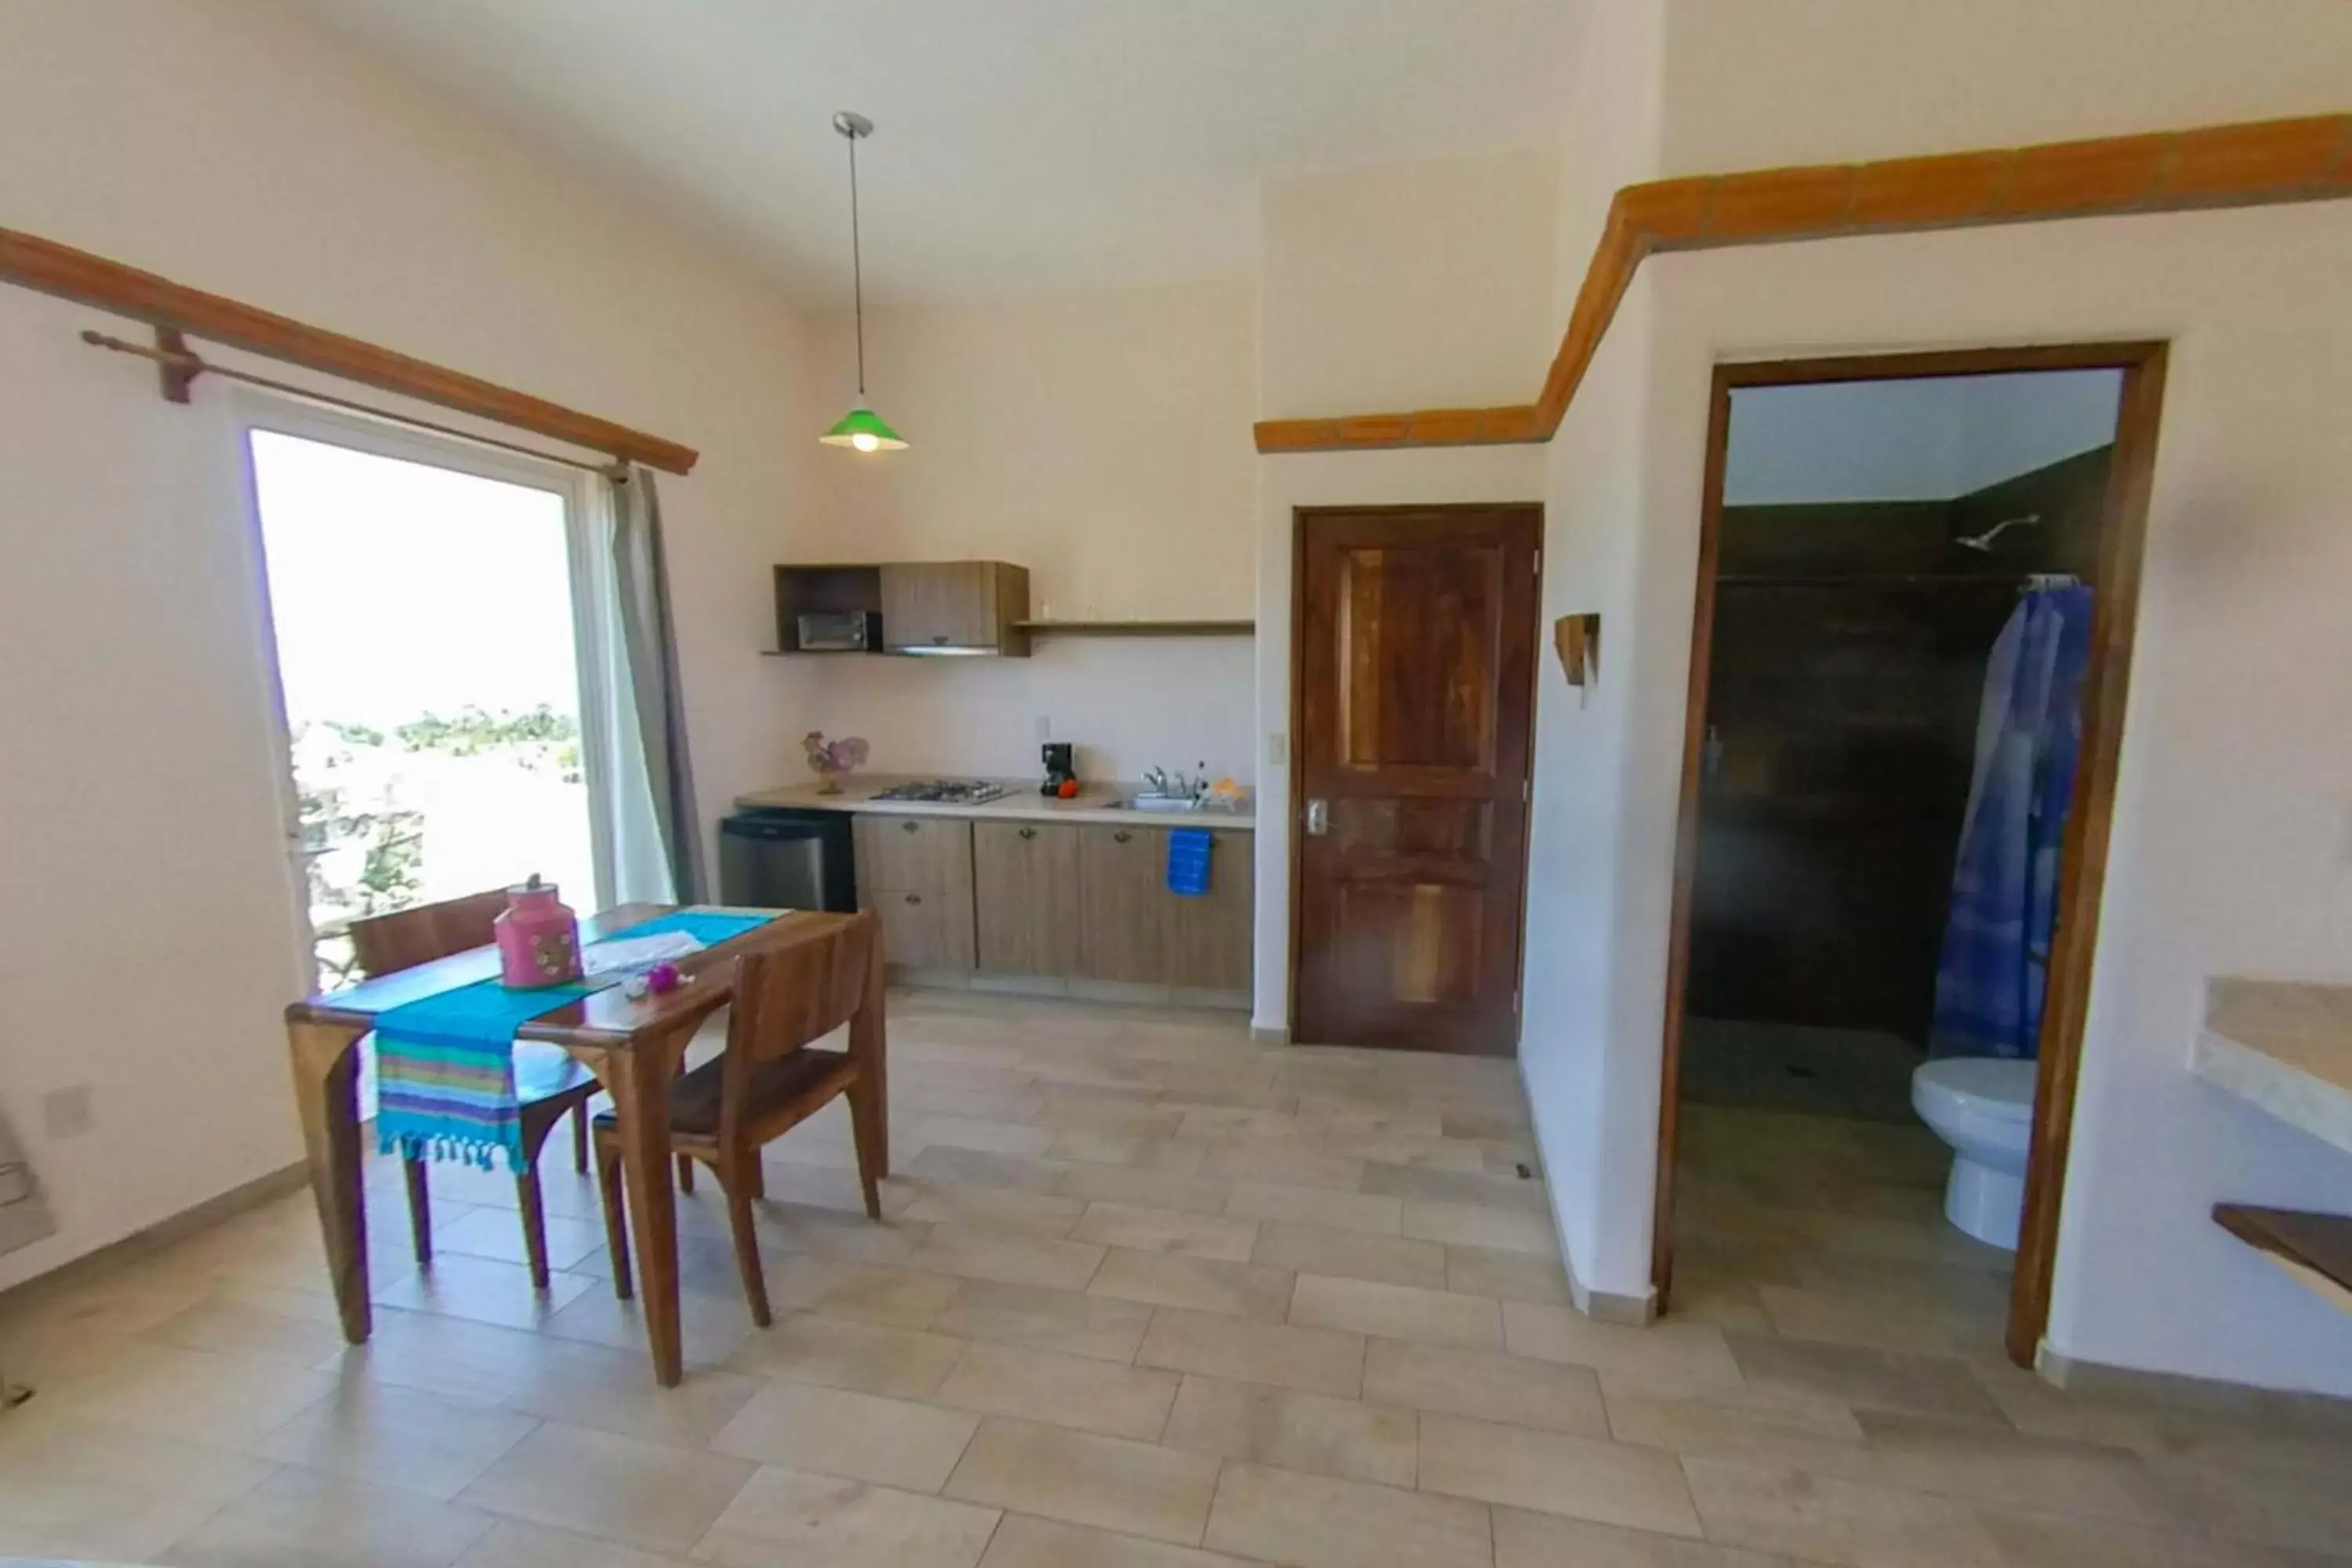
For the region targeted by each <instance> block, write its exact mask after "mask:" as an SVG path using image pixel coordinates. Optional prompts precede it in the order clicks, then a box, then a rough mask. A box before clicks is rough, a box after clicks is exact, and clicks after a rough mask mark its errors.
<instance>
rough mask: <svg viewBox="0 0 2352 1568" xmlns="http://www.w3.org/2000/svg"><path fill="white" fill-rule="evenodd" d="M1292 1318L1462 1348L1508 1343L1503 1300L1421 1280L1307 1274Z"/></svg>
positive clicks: (1294, 1301)
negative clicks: (1428, 1285)
mask: <svg viewBox="0 0 2352 1568" xmlns="http://www.w3.org/2000/svg"><path fill="white" fill-rule="evenodd" d="M1290 1321H1292V1322H1294V1323H1303V1324H1305V1325H1307V1327H1309V1328H1318V1329H1346V1330H1348V1331H1351V1332H1354V1333H1359V1334H1380V1335H1382V1336H1384V1337H1386V1338H1388V1339H1392V1340H1412V1341H1414V1342H1419V1343H1422V1344H1433V1345H1451V1346H1453V1347H1454V1348H1455V1349H1457V1350H1474V1351H1499V1350H1501V1349H1502V1348H1503V1321H1502V1314H1501V1310H1500V1308H1499V1305H1498V1303H1496V1302H1495V1301H1491V1300H1486V1298H1484V1297H1479V1296H1456V1295H1454V1294H1453V1293H1452V1292H1450V1291H1445V1290H1424V1289H1421V1288H1420V1287H1419V1286H1416V1285H1383V1284H1381V1283H1379V1282H1378V1281H1375V1280H1370V1279H1332V1278H1331V1277H1329V1276H1328V1275H1323V1274H1301V1275H1300V1276H1299V1277H1298V1286H1297V1289H1296V1290H1295V1291H1294V1292H1293V1293H1292V1295H1291V1298H1290Z"/></svg>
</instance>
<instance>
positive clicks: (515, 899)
mask: <svg viewBox="0 0 2352 1568" xmlns="http://www.w3.org/2000/svg"><path fill="white" fill-rule="evenodd" d="M555 894H556V890H555V889H554V888H553V887H551V886H550V885H548V884H547V883H544V882H541V880H540V879H539V878H538V877H537V875H535V874H534V875H533V876H532V878H531V879H530V881H528V882H525V883H524V884H523V885H522V886H521V887H520V888H509V889H507V907H506V909H505V910H504V911H503V912H501V913H500V914H499V918H498V919H497V920H496V921H493V922H492V927H493V929H494V930H495V931H497V932H498V940H499V978H500V979H502V980H503V981H505V983H506V984H507V985H508V986H509V988H511V989H513V990H518V991H525V990H530V989H533V988H536V987H539V986H542V985H562V984H564V983H565V982H567V981H572V980H577V979H579V978H580V922H579V921H577V920H576V919H574V918H573V917H572V910H570V909H568V908H567V907H565V905H564V902H563V900H562V899H559V898H557V897H556V896H555Z"/></svg>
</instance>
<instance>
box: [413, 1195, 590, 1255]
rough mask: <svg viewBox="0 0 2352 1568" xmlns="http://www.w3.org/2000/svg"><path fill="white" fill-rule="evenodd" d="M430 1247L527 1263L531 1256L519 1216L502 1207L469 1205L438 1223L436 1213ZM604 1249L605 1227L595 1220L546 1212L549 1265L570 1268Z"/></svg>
mask: <svg viewBox="0 0 2352 1568" xmlns="http://www.w3.org/2000/svg"><path fill="white" fill-rule="evenodd" d="M433 1250H434V1252H435V1253H436V1255H437V1254H441V1253H448V1252H462V1253H465V1254H467V1255H468V1256H470V1257H474V1258H496V1259H497V1260H499V1262H501V1263H526V1262H528V1261H529V1260H530V1253H529V1252H527V1251H525V1250H524V1247H523V1239H522V1218H521V1216H520V1215H514V1214H509V1213H508V1212H507V1211H506V1210H504V1209H471V1210H468V1211H467V1213H466V1214H464V1215H461V1216H460V1217H459V1218H457V1220H456V1221H455V1222H453V1223H449V1224H443V1223H441V1221H440V1219H439V1216H437V1215H436V1217H435V1222H434V1226H433ZM602 1251H604V1226H602V1225H601V1224H599V1223H597V1222H596V1221H594V1220H589V1219H570V1218H567V1217H565V1216H564V1215H548V1216H547V1266H548V1267H549V1268H572V1267H574V1266H575V1265H577V1264H578V1263H579V1262H580V1260H581V1259H582V1258H586V1257H588V1256H589V1255H590V1254H591V1253H596V1252H602Z"/></svg>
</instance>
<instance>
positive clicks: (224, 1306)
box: [138, 1289, 343, 1367]
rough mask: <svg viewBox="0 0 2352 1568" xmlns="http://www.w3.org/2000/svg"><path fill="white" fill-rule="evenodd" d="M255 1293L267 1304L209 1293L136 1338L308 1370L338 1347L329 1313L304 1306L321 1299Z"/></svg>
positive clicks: (336, 1331) (339, 1342)
mask: <svg viewBox="0 0 2352 1568" xmlns="http://www.w3.org/2000/svg"><path fill="white" fill-rule="evenodd" d="M255 1294H256V1295H257V1296H259V1297H261V1298H262V1299H263V1300H267V1301H269V1302H270V1303H271V1305H268V1306H265V1305H260V1304H257V1303H256V1302H255V1301H252V1300H240V1299H238V1298H237V1297H236V1296H234V1295H232V1294H230V1293H228V1292H227V1291H226V1289H221V1290H215V1291H214V1292H213V1293H212V1294H211V1295H209V1296H207V1297H205V1299H204V1300H201V1301H199V1302H197V1303H196V1304H195V1305H194V1306H193V1307H190V1308H188V1309H187V1310H185V1311H183V1312H178V1313H175V1314H173V1316H171V1317H169V1318H166V1319H164V1320H163V1321H162V1322H160V1323H158V1324H156V1325H155V1326H154V1327H153V1328H152V1329H149V1330H147V1331H144V1332H142V1334H140V1335H139V1336H138V1337H139V1338H140V1339H142V1340H145V1341H149V1342H153V1343H156V1344H168V1345H177V1346H179V1347H180V1348H181V1349H183V1350H196V1351H231V1352H236V1353H237V1354H239V1355H257V1356H272V1357H275V1358H277V1359H278V1360H280V1361H290V1362H294V1363H299V1364H300V1365H303V1366H312V1367H315V1366H316V1365H318V1364H319V1363H320V1362H321V1361H324V1360H326V1359H327V1358H328V1357H329V1356H331V1355H334V1354H335V1353H336V1352H339V1351H341V1349H342V1348H343V1331H342V1329H341V1326H340V1325H339V1321H338V1320H337V1319H336V1318H335V1316H334V1315H333V1313H332V1312H331V1311H329V1310H311V1308H310V1306H309V1305H307V1304H310V1303H315V1304H318V1305H319V1306H320V1308H323V1306H324V1303H325V1298H323V1297H307V1298H306V1297H299V1296H293V1295H289V1294H288V1293H286V1292H283V1291H257V1292H255ZM273 1307H276V1308H277V1309H278V1310H272V1308H273Z"/></svg>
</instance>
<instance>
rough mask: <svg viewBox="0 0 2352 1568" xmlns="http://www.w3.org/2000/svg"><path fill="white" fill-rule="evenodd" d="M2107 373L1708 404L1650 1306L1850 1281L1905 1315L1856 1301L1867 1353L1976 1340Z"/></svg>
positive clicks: (2106, 454) (1759, 1303) (2106, 425)
mask: <svg viewBox="0 0 2352 1568" xmlns="http://www.w3.org/2000/svg"><path fill="white" fill-rule="evenodd" d="M2122 382H2123V374H2122V373H2121V372H2119V371H2116V370H2112V369H2085V370H2057V371H2047V372H2032V373H2010V374H1969V375H1934V376H1914V377H1910V378H1906V379H1891V380H1844V381H1834V382H1822V383H1806V384H1781V385H1776V384H1765V385H1742V386H1736V387H1734V388H1732V389H1731V390H1730V392H1729V394H1728V397H1729V418H1728V422H1727V434H1726V436H1725V439H1724V444H1723V447H1724V450H1723V464H1722V479H1721V485H1722V489H1721V500H1720V507H1719V510H1717V512H1716V513H1715V515H1714V529H1713V533H1712V540H1713V556H1712V561H1711V569H1712V570H1711V576H1710V577H1709V578H1708V584H1709V585H1710V586H1711V590H1712V592H1711V595H1710V594H1709V593H1707V592H1705V591H1703V592H1702V595H1701V597H1700V601H1699V605H1700V610H1701V614H1702V616H1704V617H1705V622H1704V626H1703V637H1702V639H1701V641H1700V642H1699V643H1698V644H1697V645H1696V646H1698V647H1703V648H1704V649H1705V659H1706V664H1705V669H1706V688H1705V702H1704V708H1703V713H1702V716H1701V719H1700V727H1699V729H1698V730H1697V731H1696V734H1695V736H1694V744H1693V747H1692V759H1691V760H1692V764H1693V766H1694V768H1695V772H1696V779H1695V784H1694V787H1693V790H1692V795H1691V797H1690V798H1692V799H1695V803H1696V813H1695V816H1691V817H1686V824H1687V826H1686V830H1685V850H1686V853H1687V855H1688V878H1689V880H1688V891H1687V894H1686V898H1685V905H1684V910H1685V940H1686V943H1687V947H1686V956H1685V963H1684V964H1683V967H1682V969H1681V971H1680V975H1681V988H1680V994H1679V997H1678V1000H1679V1003H1680V1014H1679V1016H1680V1022H1681V1028H1680V1043H1679V1053H1678V1058H1677V1063H1678V1066H1677V1070H1676V1072H1675V1077H1674V1079H1673V1080H1672V1081H1673V1083H1674V1085H1675V1100H1674V1101H1673V1103H1672V1104H1671V1106H1670V1108H1669V1110H1670V1116H1671V1117H1672V1118H1673V1121H1674V1122H1675V1125H1676V1127H1677V1129H1678V1131H1677V1134H1676V1138H1675V1151H1676V1160H1675V1172H1674V1194H1675V1202H1674V1208H1673V1217H1672V1237H1671V1247H1672V1250H1673V1257H1674V1258H1675V1264H1674V1272H1673V1281H1674V1283H1673V1294H1672V1298H1671V1302H1672V1305H1671V1310H1673V1311H1674V1312H1675V1313H1677V1314H1679V1315H1685V1316H1690V1315H1696V1316H1706V1315H1710V1314H1722V1313H1741V1314H1744V1313H1747V1312H1749V1311H1754V1310H1760V1311H1761V1312H1762V1313H1763V1314H1765V1315H1766V1316H1767V1317H1768V1318H1769V1319H1770V1320H1771V1321H1772V1325H1773V1326H1774V1327H1777V1328H1780V1330H1781V1331H1783V1332H1797V1331H1801V1323H1802V1320H1803V1319H1804V1317H1805V1316H1806V1315H1807V1314H1808V1313H1818V1312H1822V1311H1834V1310H1837V1308H1836V1307H1835V1305H1834V1299H1835V1297H1836V1296H1837V1294H1838V1293H1840V1292H1842V1291H1848V1290H1851V1289H1853V1288H1857V1287H1862V1288H1868V1289H1888V1290H1893V1291H1895V1292H1896V1293H1898V1294H1901V1295H1905V1296H1906V1297H1908V1298H1911V1299H1913V1301H1914V1304H1915V1305H1916V1306H1917V1307H1919V1308H1920V1309H1921V1310H1915V1311H1911V1312H1908V1313H1896V1314H1891V1315H1887V1318H1886V1321H1887V1323H1888V1327H1887V1328H1886V1330H1885V1335H1886V1339H1887V1343H1886V1344H1885V1348H1887V1349H1894V1350H1903V1349H1928V1348H1933V1349H1938V1350H1946V1349H1963V1350H1964V1349H1969V1348H1981V1347H1982V1346H1983V1345H1984V1344H1985V1343H1988V1342H1990V1341H1991V1340H1994V1339H1997V1338H1998V1337H1999V1335H2000V1322H2001V1314H2002V1312H2003V1310H2005V1306H2006V1302H2007V1299H2008V1295H2009V1289H2010V1275H2011V1249H2013V1248H2014V1247H2016V1245H2017V1237H2018V1225H2019V1215H2020V1209H2021V1202H2022V1197H2023V1177H2024V1173H2025V1168H2026V1160H2027V1149H2028V1142H2029V1130H2030V1127H2031V1123H2032V1111H2033V1099H2034V1092H2035V1076H2036V1073H2035V1059H2034V1058H2035V1056H2036V1050H2037V1043H2038V1037H2039V1023H2040V1016H2041V1004H2042V991H2043V984H2044V979H2045V977H2046V971H2047V966H2048V963H2049V954H2050V943H2051V940H2052V937H2053V932H2054V931H2055V929H2056V923H2057V910H2056V908H2055V905H2056V889H2057V885H2058V868H2059V861H2060V855H2059V847H2060V845H2061V842H2062V840H2063V829H2064V826H2065V822H2066V820H2067V817H2068V814H2069V807H2070V805H2071V799H2070V795H2071V789H2072V785H2073V782H2074V757H2075V752H2076V747H2077V745H2078V744H2079V730H2080V693H2081V689H2082V687H2083V684H2084V674H2085V670H2086V667H2087V665H2088V662H2089V658H2088V656H2089V642H2090V622H2091V610H2092V605H2094V603H2095V594H2096V591H2097V586H2098V584H2097V577H2098V574H2099V563H2100V558H2101V553H2102V548H2101V547H2102V539H2103V519H2104V518H2105V514H2106V500H2107V497H2108V493H2109V483H2108V481H2109V476H2110V467H2111V458H2112V455H2113V452H2114V449H2115V441H2116V427H2117V420H2118V413H2119V399H2120V395H2121V390H2122ZM1776 1279H1777V1280H1780V1281H1781V1283H1780V1284H1779V1285H1772V1284H1769V1283H1768V1284H1764V1285H1758V1284H1756V1283H1755V1281H1758V1280H1768V1281H1769V1280H1776ZM1735 1281H1736V1282H1737V1283H1736V1293H1737V1299H1732V1298H1731V1296H1730V1295H1728V1294H1727V1292H1732V1291H1733V1290H1734V1289H1735V1287H1734V1283H1733V1282H1735ZM1783 1320H1790V1321H1796V1322H1797V1323H1798V1324H1799V1327H1798V1328H1795V1329H1792V1328H1791V1327H1790V1323H1789V1322H1788V1321H1783Z"/></svg>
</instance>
